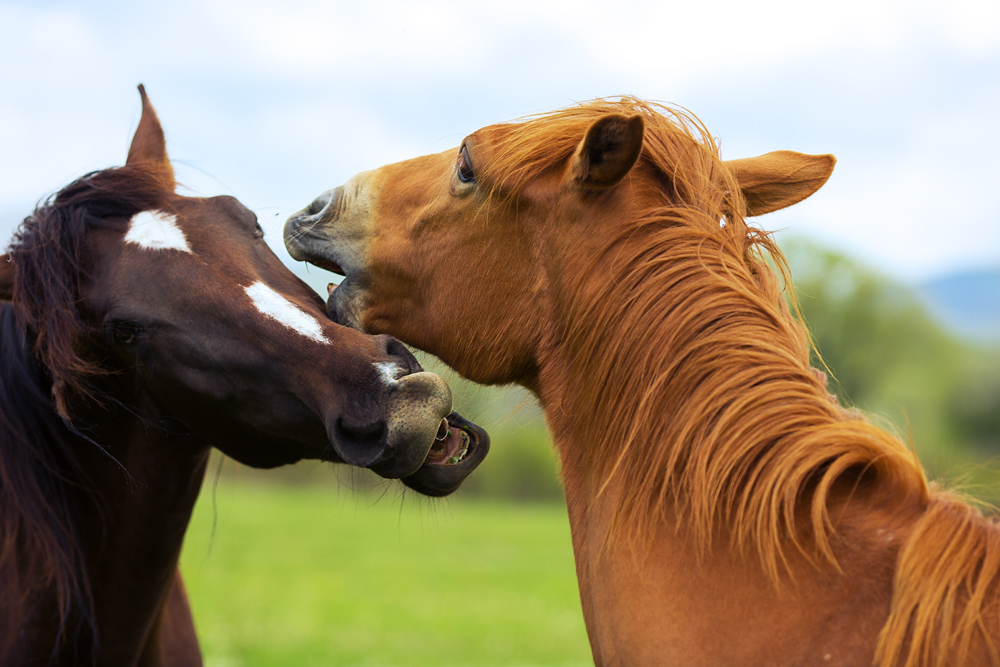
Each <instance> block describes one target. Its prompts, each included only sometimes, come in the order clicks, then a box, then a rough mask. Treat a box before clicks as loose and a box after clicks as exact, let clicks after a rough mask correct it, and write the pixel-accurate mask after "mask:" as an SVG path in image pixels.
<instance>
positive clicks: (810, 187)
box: [723, 151, 837, 215]
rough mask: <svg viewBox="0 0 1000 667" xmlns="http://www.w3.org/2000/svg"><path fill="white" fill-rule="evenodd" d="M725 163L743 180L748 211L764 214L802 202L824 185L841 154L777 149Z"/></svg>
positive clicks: (733, 173)
mask: <svg viewBox="0 0 1000 667" xmlns="http://www.w3.org/2000/svg"><path fill="white" fill-rule="evenodd" d="M723 164H725V165H726V167H727V168H728V169H729V172H730V173H731V174H732V175H733V178H735V179H736V182H737V183H739V184H740V190H742V191H743V196H744V197H745V198H746V201H747V215H764V214H765V213H770V212H772V211H777V210H778V209H782V208H785V207H786V206H791V205H792V204H798V203H799V202H800V201H802V200H803V199H805V198H806V197H808V196H809V195H811V194H812V193H814V192H816V191H817V190H819V189H820V188H821V187H823V184H824V183H826V181H827V179H828V178H830V174H832V173H833V166H834V165H835V164H837V158H835V157H833V156H832V155H805V154H803V153H795V152H793V151H775V152H773V153H767V154H766V155H761V156H759V157H748V158H743V159H742V160H728V161H726V162H724V163H723Z"/></svg>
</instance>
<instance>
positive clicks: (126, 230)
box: [0, 87, 488, 667]
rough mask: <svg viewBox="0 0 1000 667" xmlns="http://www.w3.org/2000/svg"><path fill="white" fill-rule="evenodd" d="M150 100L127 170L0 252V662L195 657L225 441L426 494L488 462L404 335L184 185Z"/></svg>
mask: <svg viewBox="0 0 1000 667" xmlns="http://www.w3.org/2000/svg"><path fill="white" fill-rule="evenodd" d="M140 92H141V93H142V99H143V113H142V119H141V121H140V123H139V127H138V130H137V131H136V134H135V137H134V139H133V141H132V145H131V148H130V150H129V154H128V160H127V163H126V165H125V166H124V167H121V168H117V169H108V170H104V171H99V172H95V173H92V174H89V175H87V176H85V177H83V178H81V179H80V180H78V181H76V182H75V183H73V184H71V185H69V186H68V187H66V188H65V189H63V190H62V191H61V192H59V193H58V194H57V195H56V196H55V197H54V198H53V199H52V200H51V201H50V202H49V203H47V204H46V205H44V206H41V207H40V208H39V209H37V210H36V211H35V212H34V213H33V214H32V215H31V216H30V217H28V218H27V219H26V220H25V221H24V223H23V224H22V226H21V227H20V229H19V230H18V232H17V233H16V235H15V238H14V241H13V243H12V245H11V247H10V249H9V254H8V255H4V256H0V297H2V298H3V299H5V301H0V665H5V666H6V665H31V664H39V665H44V664H50V663H51V664H58V665H76V664H84V665H89V664H95V665H108V666H115V667H118V666H122V665H198V664H200V663H201V658H200V653H199V650H198V643H197V639H196V637H195V632H194V627H193V625H192V620H191V615H190V612H189V609H188V604H187V600H186V598H185V594H184V589H183V586H182V584H181V579H180V574H179V572H178V570H177V559H178V555H179V553H180V549H181V543H182V540H183V537H184V532H185V529H186V527H187V524H188V520H189V517H190V515H191V511H192V507H193V505H194V502H195V499H196V497H197V495H198V491H199V488H200V486H201V482H202V478H203V475H204V471H205V465H206V463H207V461H208V456H209V449H210V447H211V446H216V447H218V448H219V449H221V450H222V451H223V452H225V453H226V454H227V455H229V456H231V457H233V458H235V459H236V460H238V461H241V462H243V463H246V464H248V465H252V466H259V467H273V466H278V465H282V464H286V463H291V462H294V461H297V460H299V459H302V458H316V459H325V460H329V461H335V462H346V463H350V464H353V465H357V466H363V467H367V468H370V469H372V470H374V471H376V472H377V473H379V474H380V475H383V476H384V477H388V478H403V481H404V482H405V483H407V484H408V485H410V486H411V487H413V488H415V489H417V490H419V491H422V492H424V493H428V494H432V495H444V494H446V493H449V492H451V491H452V490H454V489H455V488H456V487H457V486H458V484H459V483H460V482H461V481H462V479H463V478H464V477H465V476H466V475H467V474H468V473H469V472H471V470H472V469H473V468H475V466H476V465H477V464H478V462H479V461H481V460H482V457H483V456H484V455H485V453H486V451H487V449H488V441H487V439H486V436H485V434H484V433H483V432H482V431H481V430H480V429H478V427H475V426H473V425H471V424H469V423H468V422H466V421H464V420H462V419H461V418H460V417H458V416H457V415H453V414H451V394H450V391H449V389H448V387H447V385H446V384H445V383H444V382H443V381H442V380H441V379H440V378H439V377H438V376H436V375H433V374H431V373H426V372H423V371H422V370H421V369H420V367H419V366H418V364H417V363H416V361H415V360H414V358H413V356H412V355H411V354H410V353H409V352H408V351H407V350H406V348H405V347H404V346H403V345H402V344H400V343H399V342H398V341H396V340H395V339H392V338H390V337H388V336H375V337H371V336H366V335H364V334H361V333H358V332H356V331H353V330H351V329H347V328H344V327H341V326H338V325H336V324H334V323H332V322H330V321H329V320H327V319H326V317H325V313H324V309H323V303H322V301H321V300H320V299H319V298H318V297H317V296H316V294H315V293H314V292H312V290H310V289H309V288H308V287H307V286H306V285H305V284H304V283H302V282H301V281H300V280H298V279H297V278H296V277H294V276H293V275H292V274H291V273H290V272H289V271H288V270H287V268H285V267H284V266H283V265H282V264H281V263H280V261H279V260H278V259H277V257H276V256H275V255H274V254H273V253H272V252H271V250H270V249H269V248H268V247H267V245H266V244H265V243H264V241H263V239H262V236H263V233H262V231H261V228H260V227H259V225H258V224H257V221H256V217H255V216H254V214H253V213H252V212H250V211H249V210H247V209H246V208H244V207H243V206H242V205H241V204H240V203H239V202H238V201H236V200H235V199H233V198H231V197H214V198H208V199H202V198H189V197H181V196H178V195H176V194H175V193H174V189H175V183H174V176H173V170H172V168H171V165H170V163H169V161H168V159H167V154H166V150H165V144H164V138H163V132H162V130H161V128H160V125H159V122H158V120H157V118H156V114H155V112H154V111H153V108H152V107H151V106H150V105H149V103H148V100H147V99H146V95H145V92H144V91H142V89H141V87H140ZM8 299H9V300H10V301H6V300H8ZM446 418H447V419H446ZM432 444H433V445H434V446H433V448H432Z"/></svg>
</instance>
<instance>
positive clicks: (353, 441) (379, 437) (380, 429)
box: [334, 419, 386, 468]
mask: <svg viewBox="0 0 1000 667" xmlns="http://www.w3.org/2000/svg"><path fill="white" fill-rule="evenodd" d="M385 438H386V431H385V423H384V422H377V423H375V424H371V425H369V426H347V425H346V424H344V421H343V419H338V420H337V423H336V425H335V427H334V439H335V447H334V449H335V450H337V453H338V454H340V456H341V458H343V459H344V460H345V461H346V462H347V463H350V464H351V465H356V466H360V467H362V468H367V467H368V466H370V465H373V464H375V463H377V462H379V461H380V460H382V458H383V457H384V455H385V449H386V443H385Z"/></svg>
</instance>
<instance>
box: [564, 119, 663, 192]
mask: <svg viewBox="0 0 1000 667" xmlns="http://www.w3.org/2000/svg"><path fill="white" fill-rule="evenodd" d="M644 127H645V126H644V124H643V121H642V116H625V115H622V114H611V115H608V116H604V117H603V118H601V119H600V120H597V121H595V122H594V124H593V125H591V126H590V128H588V129H587V136H586V137H584V139H583V141H582V142H580V145H579V146H578V147H577V149H576V154H575V155H573V164H572V170H573V171H572V174H573V179H574V180H575V181H576V182H577V183H579V184H580V185H583V186H584V187H587V188H594V189H600V188H610V187H611V186H612V185H615V184H616V183H618V182H619V181H620V180H622V179H623V178H625V174H627V173H628V172H629V170H630V169H632V166H633V165H635V161H636V160H638V159H639V153H641V152H642V135H643V128H644Z"/></svg>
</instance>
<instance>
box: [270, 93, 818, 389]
mask: <svg viewBox="0 0 1000 667" xmlns="http://www.w3.org/2000/svg"><path fill="white" fill-rule="evenodd" d="M688 124H691V123H690V122H689V119H687V118H686V117H685V116H684V115H683V114H680V113H677V112H674V111H672V110H669V109H663V108H660V107H655V106H653V105H648V104H645V103H642V102H640V101H638V100H633V99H623V100H612V101H608V100H598V101H596V102H593V103H588V104H584V105H580V106H578V107H574V108H571V109H567V110H563V111H560V112H556V113H552V114H548V115H544V116H539V117H534V118H529V119H527V120H526V121H524V122H520V123H513V124H504V125H494V126H490V127H486V128H483V129H481V130H479V131H477V132H474V133H473V134H471V135H470V136H468V137H467V138H466V139H465V141H463V142H462V145H461V146H460V147H459V148H457V149H453V150H449V151H445V152H443V153H439V154H437V155H429V156H425V157H420V158H416V159H414V160H409V161H407V162H401V163H397V164H393V165H389V166H385V167H382V168H380V169H376V170H374V171H369V172H364V173H361V174H358V175H356V176H355V177H354V178H352V179H351V180H350V181H348V182H347V183H346V184H344V185H343V186H341V187H338V188H335V189H333V190H330V191H328V192H325V193H323V194H322V195H320V196H319V197H318V198H317V199H316V200H315V201H314V202H313V203H312V204H310V205H309V206H308V207H306V208H305V209H304V210H302V211H300V212H299V213H296V214H295V215H294V216H292V217H291V218H290V219H289V220H288V222H287V224H286V226H285V244H286V246H287V247H288V250H289V252H290V253H291V254H292V256H293V257H295V258H296V259H301V260H307V261H310V262H312V263H314V264H316V265H317V266H320V267H324V268H327V269H329V270H331V271H334V272H336V273H340V274H343V275H345V276H346V279H345V280H344V281H343V282H342V283H341V285H340V286H339V287H338V288H337V289H336V290H335V291H333V292H332V294H331V297H330V300H329V301H328V312H329V313H330V314H331V315H332V316H333V317H334V318H335V319H337V320H338V321H340V322H341V323H344V324H349V325H351V326H354V327H357V328H360V329H362V330H364V331H368V332H371V333H375V332H383V333H392V334H393V335H395V336H398V337H399V338H401V339H402V340H404V341H406V342H407V343H409V344H412V345H415V346H416V347H419V348H422V349H425V350H427V351H429V352H432V353H434V354H436V355H438V356H440V357H441V358H442V359H443V360H444V361H445V362H447V363H448V364H449V365H451V366H453V367H454V368H456V369H457V370H458V371H459V372H460V373H462V374H463V375H465V376H466V377H469V378H470V379H473V380H476V381H478V382H483V383H503V382H518V383H521V384H524V385H526V386H528V387H532V388H533V387H535V386H536V384H537V381H538V377H537V376H538V374H539V372H541V371H540V369H541V368H542V367H543V366H545V364H544V363H543V357H544V356H545V355H546V354H548V353H549V352H550V351H551V350H553V349H554V348H556V347H558V345H559V344H560V341H562V340H563V338H564V336H565V335H566V331H565V326H566V325H567V324H566V323H567V322H568V321H569V320H568V318H566V317H565V313H566V310H567V308H569V307H570V302H571V301H574V300H577V301H587V300H588V299H590V298H600V295H601V294H602V293H607V287H608V285H607V282H606V281H607V279H608V276H610V275H612V272H611V271H610V270H611V269H612V268H613V267H614V263H615V262H616V257H617V256H618V255H617V254H616V253H617V249H620V248H621V247H622V245H623V244H626V243H628V238H627V237H628V235H630V234H633V233H638V234H645V233H649V230H648V229H646V230H641V229H640V230H638V231H636V227H635V225H634V224H633V223H635V221H636V220H638V219H641V218H643V217H644V216H648V215H649V214H650V212H657V211H659V212H662V211H665V210H671V209H673V210H677V209H678V208H682V207H698V208H699V209H702V210H704V211H706V212H708V213H709V216H708V217H709V218H712V219H714V223H713V224H714V225H715V229H716V230H718V228H719V226H720V224H723V222H722V217H725V216H726V212H727V211H729V212H730V213H729V217H731V218H732V219H737V218H738V219H739V222H740V223H742V216H743V215H744V214H750V215H760V214H764V213H768V212H770V211H774V210H777V209H780V208H783V207H785V206H789V205H791V204H794V203H796V202H798V201H801V200H802V199H805V198H806V197H808V196H809V195H810V194H812V193H813V192H815V191H816V190H817V189H818V188H819V187H820V186H821V185H822V184H823V183H824V182H825V181H826V179H827V178H828V177H829V175H830V173H831V171H832V169H833V164H834V160H833V158H832V157H831V156H808V155H802V154H798V153H792V152H788V151H782V152H777V153H769V154H767V155H764V156H761V157H757V158H750V159H744V160H734V161H730V162H721V161H719V160H718V158H717V157H716V155H715V154H714V151H713V148H714V147H713V146H711V145H710V144H711V139H710V137H705V138H704V139H705V140H702V141H699V140H697V139H696V138H695V137H694V136H693V135H692V134H691V133H690V131H689V128H688V127H687V125H688ZM706 141H707V143H706ZM625 223H629V225H631V226H626V225H625ZM709 231H710V230H706V233H708V232H709ZM661 259H663V260H666V259H668V258H667V257H663V258H661ZM571 283H572V284H571Z"/></svg>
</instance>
